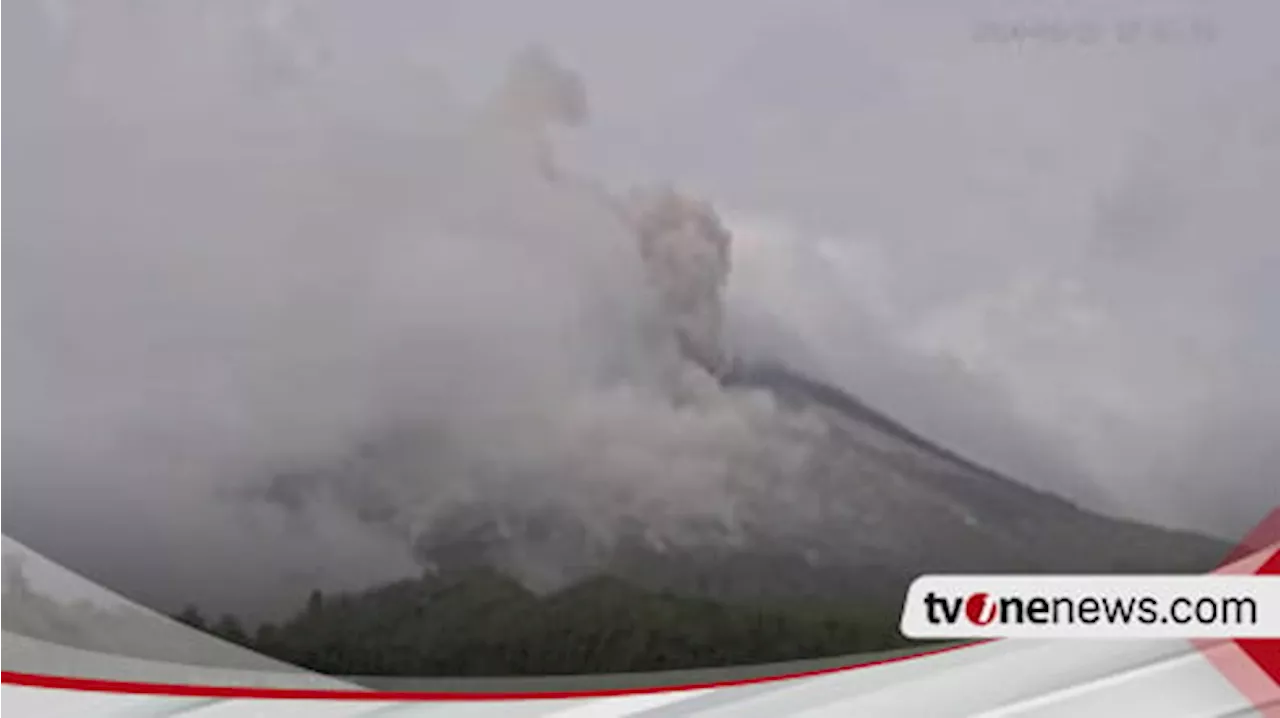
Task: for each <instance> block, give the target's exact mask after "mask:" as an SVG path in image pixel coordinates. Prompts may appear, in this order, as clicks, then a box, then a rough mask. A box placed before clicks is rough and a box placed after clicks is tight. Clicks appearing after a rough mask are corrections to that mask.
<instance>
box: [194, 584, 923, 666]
mask: <svg viewBox="0 0 1280 718" xmlns="http://www.w3.org/2000/svg"><path fill="white" fill-rule="evenodd" d="M177 618H178V619H179V620H180V621H182V622H184V623H186V624H188V625H191V626H194V627H196V628H199V629H202V630H206V631H209V632H211V633H213V634H215V635H218V636H220V637H222V638H224V639H226V640H229V641H232V642H234V643H237V644H240V645H243V646H246V647H248V648H251V649H253V650H255V651H258V652H261V653H264V654H266V655H268V656H271V657H274V658H278V659H280V660H284V661H287V662H289V663H293V664H296V665H299V666H303V667H306V668H310V669H313V670H316V671H319V672H322V673H328V674H333V675H365V676H375V675H380V676H519V675H523V676H533V675H567V674H579V673H619V672H631V671H657V670H671V669H684V668H696V667H713V666H729V665H748V664H758V663H769V662H774V661H785V660H794V659H803V658H817V657H825V656H837V655H842V654H850V653H858V652H864V651H874V650H881V649H888V648H894V647H902V646H906V645H908V642H907V641H906V640H905V639H903V638H902V637H901V636H900V635H899V634H898V630H897V620H898V616H897V614H896V612H894V611H892V610H888V609H884V608H875V609H872V608H867V607H863V608H858V607H850V606H833V605H830V604H826V603H816V602H815V603H806V602H790V603H772V604H767V605H766V604H740V603H728V602H720V601H715V600H711V599H706V598H699V597H693V596H680V595H675V594H671V593H664V592H653V591H648V590H644V589H641V588H638V587H636V586H634V585H631V584H629V583H627V582H624V581H622V580H619V579H615V578H611V577H598V578H593V579H589V580H586V581H583V582H580V583H578V584H576V585H573V586H570V587H568V588H565V589H563V590H561V591H559V592H556V593H553V594H548V595H542V596H539V595H537V594H534V593H532V592H530V591H528V590H527V589H525V588H524V587H523V586H522V585H520V584H519V583H518V582H516V581H514V580H512V579H510V578H507V577H506V576H503V575H501V574H499V573H496V572H491V571H469V572H466V573H464V574H459V575H454V576H451V577H448V578H441V577H432V576H426V577H423V578H421V579H416V580H414V579H410V580H405V581H400V582H397V583H393V584H390V585H386V586H383V587H380V588H375V589H371V590H368V591H365V592H362V593H355V594H342V595H334V596H325V595H322V594H321V593H319V592H313V593H312V595H311V598H310V600H309V601H308V603H307V605H306V606H305V607H304V608H303V609H302V610H301V611H300V612H299V613H298V614H297V615H296V616H294V617H293V618H291V619H289V620H287V621H285V622H283V623H281V624H265V625H263V626H261V627H259V628H258V629H257V630H256V631H255V632H252V635H251V634H250V632H248V631H246V630H244V628H242V624H241V623H240V622H239V621H237V620H236V619H235V618H234V617H231V616H224V617H222V618H221V619H219V620H217V621H215V622H212V623H210V622H207V621H206V619H205V618H204V617H202V616H201V615H200V613H199V611H198V610H196V609H195V608H189V609H187V610H186V611H184V612H183V613H182V614H181V615H179V616H177Z"/></svg>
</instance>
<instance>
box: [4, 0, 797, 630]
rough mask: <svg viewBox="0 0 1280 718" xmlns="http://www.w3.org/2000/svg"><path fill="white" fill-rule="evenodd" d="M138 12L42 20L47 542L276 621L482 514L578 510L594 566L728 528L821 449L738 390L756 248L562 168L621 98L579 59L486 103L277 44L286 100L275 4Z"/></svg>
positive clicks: (29, 460) (83, 561)
mask: <svg viewBox="0 0 1280 718" xmlns="http://www.w3.org/2000/svg"><path fill="white" fill-rule="evenodd" d="M108 6H110V8H109V9H108ZM130 8H131V11H132V12H133V13H135V14H129V13H128V12H125V11H124V10H123V9H122V8H117V7H115V6H114V5H112V4H111V3H103V4H95V5H94V6H92V7H88V6H85V7H81V6H76V7H75V8H74V11H73V12H72V13H71V16H70V18H69V19H67V18H63V20H62V21H60V22H59V23H56V24H55V23H50V22H47V16H43V17H44V19H43V20H42V16H41V15H40V14H39V13H36V14H28V15H26V16H24V22H25V23H27V24H29V25H31V26H34V27H30V28H29V29H30V30H32V31H33V32H35V35H34V37H36V38H37V41H38V44H34V45H32V49H30V50H29V52H31V53H32V55H33V61H36V62H35V65H34V67H33V69H32V70H31V72H33V73H34V74H36V75H39V76H41V77H42V78H43V79H44V82H43V83H41V86H40V87H32V88H30V90H29V93H28V95H27V97H26V99H27V100H29V102H28V103H27V106H26V107H25V108H24V110H23V119H24V120H27V121H20V122H19V125H20V129H19V130H18V135H19V136H20V137H21V140H19V141H20V142H21V143H22V146H21V148H20V149H18V150H17V151H16V152H11V153H10V157H9V158H7V159H6V163H10V168H11V169H15V170H17V171H19V172H21V173H22V174H23V176H25V177H26V181H24V182H23V187H22V188H21V189H20V190H19V191H18V193H17V198H16V199H15V200H14V201H12V202H11V220H16V221H13V222H12V223H11V224H10V225H9V229H10V233H9V243H8V244H9V246H8V250H9V258H10V263H9V265H7V266H8V268H7V270H6V278H7V279H9V282H8V283H7V287H8V288H7V290H6V294H7V298H9V299H10V301H9V303H8V304H9V308H8V310H6V319H7V320H9V327H8V329H9V334H10V338H11V343H10V352H9V353H8V354H7V356H6V358H7V359H9V360H10V368H11V371H12V372H13V373H12V374H11V377H14V376H17V377H20V380H19V381H18V382H14V383H12V384H11V387H13V389H12V390H11V394H10V400H9V404H8V408H9V409H10V411H9V420H8V421H7V422H6V424H5V436H4V440H5V445H6V446H5V448H6V449H7V450H8V451H7V452H6V459H5V461H6V468H7V469H9V474H8V476H9V486H10V489H11V493H10V496H11V501H10V503H9V504H8V505H9V506H10V507H11V509H10V510H9V511H6V518H8V519H9V520H10V531H11V532H12V533H13V534H14V535H15V536H17V537H19V538H21V539H23V540H26V541H28V542H30V543H32V544H34V545H36V546H38V547H40V548H42V549H45V550H47V551H49V553H50V555H52V556H53V557H54V558H57V559H62V560H66V561H68V562H69V564H70V565H71V566H72V567H73V568H78V569H82V570H85V571H86V572H88V573H89V574H90V575H91V576H101V577H103V578H105V579H107V580H108V583H109V585H113V586H120V587H122V588H123V589H125V590H127V591H129V592H130V593H131V594H132V595H137V596H139V597H140V598H143V599H146V600H150V601H152V602H155V603H157V604H159V605H165V604H169V605H172V604H174V603H175V602H178V603H180V602H182V601H185V600H190V598H191V597H192V596H195V595H199V596H202V597H203V599H204V600H206V601H208V602H209V603H210V605H213V606H226V607H228V608H231V609H235V610H239V611H242V612H261V611H271V610H276V609H277V608H279V607H280V606H282V605H290V603H291V601H296V599H297V596H296V595H292V594H296V593H297V592H298V591H302V590H304V589H308V588H309V587H311V586H313V585H319V586H321V587H325V588H335V587H344V586H345V587H349V586H352V585H360V584H366V583H369V582H371V581H374V580H379V579H385V578H390V577H394V576H398V575H403V574H405V573H411V572H414V571H416V570H418V568H417V566H418V562H419V560H420V559H421V557H420V556H417V555H415V554H414V546H415V544H416V543H417V541H418V538H419V537H420V536H422V535H425V534H426V533H428V532H430V531H431V530H433V527H434V526H435V525H436V524H438V522H439V521H440V520H441V519H442V517H448V516H451V515H454V514H455V513H456V512H457V511H459V510H460V509H459V507H465V506H467V505H470V504H471V503H474V502H476V501H501V502H505V503H507V504H510V505H520V506H527V505H542V504H545V505H548V506H550V507H552V508H553V509H555V510H568V511H571V512H572V513H574V514H575V515H578V516H581V517H586V518H589V520H588V521H586V522H585V527H586V528H585V530H587V531H588V532H590V533H591V534H592V537H591V540H590V541H589V544H590V545H601V546H608V545H609V543H610V542H611V541H612V540H613V538H612V536H613V534H614V533H615V532H616V531H617V529H618V527H619V526H620V525H621V523H622V522H624V521H628V520H640V521H641V522H642V523H643V524H644V525H646V526H648V527H650V531H651V532H657V533H663V532H666V533H669V534H670V537H672V540H679V534H680V531H681V526H682V525H683V522H684V521H685V520H686V519H688V518H689V517H700V518H701V519H704V520H708V521H710V522H711V523H712V524H713V525H715V526H719V527H720V528H719V529H717V531H716V532H718V533H719V534H722V535H729V534H732V532H733V531H734V530H735V529H734V526H735V522H736V521H737V520H738V519H737V518H736V517H735V516H734V509H733V502H732V501H731V500H730V497H731V492H730V488H731V484H733V485H735V486H741V485H750V484H753V483H754V484H758V485H765V484H767V483H768V482H769V481H772V480H774V479H776V477H777V476H780V475H783V474H785V472H786V470H787V469H788V467H789V466H790V465H792V464H794V462H795V461H796V457H795V454H796V453H797V452H801V453H802V452H803V442H802V441H801V440H800V439H799V438H797V437H795V436H793V435H792V434H794V432H795V431H796V430H800V431H804V430H806V429H804V427H805V426H806V425H805V422H804V419H803V417H792V416H789V415H787V414H786V413H784V412H781V411H780V410H779V409H778V408H777V407H776V406H774V405H773V403H772V402H771V401H770V400H768V399H767V398H765V397H762V396H756V395H750V394H734V395H730V394H727V393H725V392H723V391H722V390H721V389H720V387H719V385H718V384H717V382H716V380H715V378H714V376H713V373H714V372H716V371H720V370H721V369H722V368H723V366H724V362H725V361H726V358H725V357H724V355H723V352H722V349H721V347H720V338H719V332H720V323H721V314H722V307H721V292H722V289H723V286H724V283H725V280H726V277H727V272H728V262H729V242H730V237H729V234H728V233H727V232H726V231H725V230H724V228H723V227H722V226H721V224H720V222H719V220H718V219H717V217H716V215H715V213H714V211H713V210H712V209H711V208H710V207H709V206H707V205H705V204H702V203H699V202H696V201H694V200H692V199H690V198H687V197H685V196H683V195H681V194H680V193H678V192H676V191H674V190H672V189H669V188H659V189H655V190H646V191H639V192H635V193H625V196H622V197H616V198H615V197H613V196H612V195H611V193H610V192H609V191H608V190H607V189H606V188H604V187H603V186H601V185H598V184H597V183H595V182H593V181H591V180H589V179H584V178H581V177H577V176H574V175H573V173H570V172H567V171H565V170H563V169H562V168H559V167H557V166H556V163H555V162H554V158H553V156H552V152H551V147H552V140H553V137H552V133H553V132H554V131H555V129H556V128H557V127H572V126H575V125H580V124H582V123H583V122H585V121H586V119H587V114H588V112H587V109H588V108H587V101H586V100H587V98H586V94H585V90H584V87H583V83H582V81H581V79H580V78H579V77H577V76H576V75H575V74H574V73H573V72H571V71H569V70H567V69H565V68H564V67H563V66H561V65H560V64H559V63H558V62H557V61H556V59H555V58H554V57H553V56H552V55H551V53H549V52H548V51H547V50H546V49H544V48H541V47H533V48H531V49H528V50H526V51H524V52H521V53H519V54H517V55H516V56H515V58H514V59H513V60H512V62H511V64H510V66H509V67H508V70H507V73H506V76H505V78H504V79H503V80H502V81H501V83H500V84H499V86H498V88H497V90H496V91H495V92H494V93H493V94H492V95H491V96H490V97H489V98H488V99H487V100H485V101H482V102H480V103H478V104H471V105H468V104H467V103H463V102H460V101H457V100H456V99H455V98H453V97H450V96H449V95H448V94H447V93H445V92H440V91H438V89H437V87H436V86H434V85H433V83H432V82H431V77H430V76H429V75H428V74H427V73H419V79H420V80H421V81H420V82H418V83H417V84H411V83H408V82H407V81H405V82H399V81H397V82H391V80H390V79H388V75H390V76H391V77H395V78H400V79H402V80H403V79H404V78H405V77H406V75H405V73H404V72H403V70H404V64H405V63H406V62H407V60H406V59H405V58H403V57H397V56H394V55H393V56H389V57H379V56H377V54H376V53H375V54H374V56H373V57H372V58H370V57H369V56H367V55H361V56H358V57H354V58H351V57H346V56H343V55H341V54H340V53H333V52H330V53H327V54H322V55H320V56H321V57H323V58H324V61H323V62H322V63H320V64H319V65H316V66H310V65H304V64H299V63H302V60H300V59H298V58H299V57H312V56H311V55H306V54H303V55H299V56H296V57H290V56H288V55H284V56H281V55H280V54H276V55H274V56H273V57H274V58H275V61H277V62H283V63H284V65H285V68H286V69H290V70H291V71H292V72H282V73H281V74H279V76H280V77H284V78H292V79H291V80H289V81H286V82H282V84H280V85H278V86H274V87H266V88H264V87H263V86H262V85H260V84H254V83H253V82H251V80H256V79H259V78H258V75H259V73H258V70H257V68H256V67H254V66H250V67H245V65H244V63H245V62H246V60H245V58H244V56H243V55H241V54H240V53H238V52H236V50H238V49H243V48H242V47H240V46H239V45H238V44H237V42H240V43H250V44H252V43H254V42H263V41H264V40H263V38H262V35H261V33H260V32H259V31H262V25H263V21H262V19H261V18H257V17H256V16H255V15H254V13H252V12H249V11H248V8H249V6H248V5H245V4H239V3H229V4H220V5H218V6H217V7H214V6H209V7H208V8H206V10H207V13H204V14H199V13H179V12H176V11H173V10H171V9H170V6H166V5H164V4H163V3H160V4H153V3H146V2H144V3H140V4H136V5H132V6H130ZM27 9H30V6H27ZM270 19H271V21H272V22H274V23H278V22H279V19H278V18H276V17H275V16H272V17H271V18H270ZM226 38H233V39H235V40H236V41H237V42H228V41H227V40H226ZM186 43H189V44H186ZM179 45H181V46H182V52H180V53H177V54H176V55H174V56H173V57H172V58H171V59H170V58H169V57H168V55H167V53H170V52H172V51H173V48H174V47H176V46H179ZM277 49H278V48H277ZM259 56H260V55H250V57H259ZM161 57H165V58H166V62H163V63H162V62H158V59H159V58H161ZM353 62H358V63H362V64H359V65H351V64H349V63H353ZM379 63H381V64H379ZM277 69H280V68H277ZM392 70H396V71H399V72H396V73H394V74H392ZM370 73H372V74H370ZM365 77H378V78H380V80H381V81H383V82H388V83H390V84H389V85H388V86H387V87H386V88H385V94H379V95H375V94H372V93H371V92H370V90H369V88H365V87H359V86H358V85H359V83H360V82H361V80H362V79H364V78H365ZM432 93H435V96H431V95H432ZM424 95H426V96H425V97H424ZM344 97H355V98H358V99H359V101H360V104H361V106H360V107H358V108H357V109H358V110H359V112H360V115H354V116H353V115H352V114H351V112H352V110H353V108H352V107H351V106H346V105H343V104H341V103H340V102H338V101H339V100H341V99H342V98H344ZM375 101H380V102H382V103H384V104H383V105H381V106H379V105H373V104H371V103H373V102H375ZM405 103H408V104H409V105H410V106H411V107H413V108H416V109H415V111H414V112H410V113H406V112H403V111H402V110H403V107H404V105H405ZM375 116H376V117H378V118H379V119H380V120H384V122H382V123H380V124H377V125H373V126H371V125H369V123H367V122H365V121H364V120H363V119H362V118H367V117H375ZM385 121H390V122H393V123H396V124H391V125H388V124H386V122H385ZM12 138H13V137H12V135H11V139H12ZM11 146H13V145H11ZM14 155H17V157H16V158H15V157H14ZM789 432H790V433H789ZM735 490H736V489H735ZM263 499H266V500H263ZM12 507H20V509H21V510H20V511H13V510H12ZM50 517H58V520H57V522H56V523H53V522H51V521H50ZM69 527H70V528H69ZM716 532H713V533H716ZM554 563H555V560H554V557H552V558H547V557H541V558H540V557H537V556H525V557H520V560H517V561H515V564H516V568H519V569H522V570H523V569H525V568H527V569H528V570H527V571H526V573H527V574H528V576H527V578H529V580H531V581H533V582H537V581H542V582H544V583H545V582H547V581H552V582H554V581H555V580H556V578H557V577H556V575H555V574H556V572H557V567H556V566H554V565H552V564H554ZM542 564H546V565H542ZM535 574H536V575H535ZM246 584H251V585H253V586H254V589H253V590H251V591H246V590H245V588H244V586H245V585H246ZM249 604H253V605H249Z"/></svg>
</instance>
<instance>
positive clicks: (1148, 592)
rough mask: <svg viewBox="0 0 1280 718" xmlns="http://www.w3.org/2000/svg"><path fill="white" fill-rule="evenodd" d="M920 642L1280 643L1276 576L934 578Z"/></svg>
mask: <svg viewBox="0 0 1280 718" xmlns="http://www.w3.org/2000/svg"><path fill="white" fill-rule="evenodd" d="M902 631H903V633H904V635H907V636H909V637H913V638H983V637H1010V638H1016V637H1028V638H1033V637H1041V638H1044V637H1055V636H1058V637H1079V638H1089V637H1097V638H1123V637H1145V638H1174V637H1185V638H1198V637H1206V638H1212V637H1245V636H1280V577H1276V576H1035V577H1032V576H1026V577H1012V576H998V577H997V576H969V577H966V576H926V577H924V578H921V579H919V580H917V581H916V582H915V583H913V584H912V586H911V590H910V591H909V592H908V595H907V603H906V606H905V607H904V610H903V618H902Z"/></svg>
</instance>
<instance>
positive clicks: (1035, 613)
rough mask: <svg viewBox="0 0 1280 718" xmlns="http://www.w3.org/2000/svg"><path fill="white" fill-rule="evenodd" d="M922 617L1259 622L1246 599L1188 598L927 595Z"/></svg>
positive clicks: (936, 620) (979, 622) (980, 621)
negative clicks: (1165, 604)
mask: <svg viewBox="0 0 1280 718" xmlns="http://www.w3.org/2000/svg"><path fill="white" fill-rule="evenodd" d="M924 604H925V617H926V619H927V620H928V621H929V623H933V624H940V623H947V624H954V623H956V622H957V621H959V620H960V619H961V618H962V617H963V618H964V620H967V621H968V622H969V623H972V624H973V625H975V626H989V625H991V624H992V623H1001V624H1015V625H1021V624H1025V623H1029V624H1034V625H1041V626H1043V625H1049V624H1054V623H1082V624H1084V625H1093V624H1096V623H1099V622H1106V623H1131V622H1136V623H1140V624H1155V623H1163V624H1168V623H1174V624H1179V625H1185V624H1188V623H1216V622H1224V623H1227V624H1231V625H1240V624H1246V625H1251V624H1254V623H1256V622H1257V620H1258V604H1257V601H1255V600H1254V599H1252V598H1249V597H1237V596H1228V597H1223V598H1211V597H1201V598H1189V597H1186V596H1180V597H1178V598H1175V599H1173V601H1172V602H1170V603H1169V605H1168V607H1167V610H1163V611H1162V610H1161V601H1160V599H1158V598H1156V597H1154V596H1143V597H1129V598H1111V597H1107V596H1085V597H1081V598H1075V597H1068V596H1057V597H1048V596H1035V597H1032V598H1024V597H1020V596H1003V597H996V596H992V595H991V594H990V593H987V592H977V593H971V594H969V595H968V596H967V597H963V596H956V597H947V596H939V595H938V594H937V593H934V592H932V591H930V592H929V593H927V594H925V596H924Z"/></svg>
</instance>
